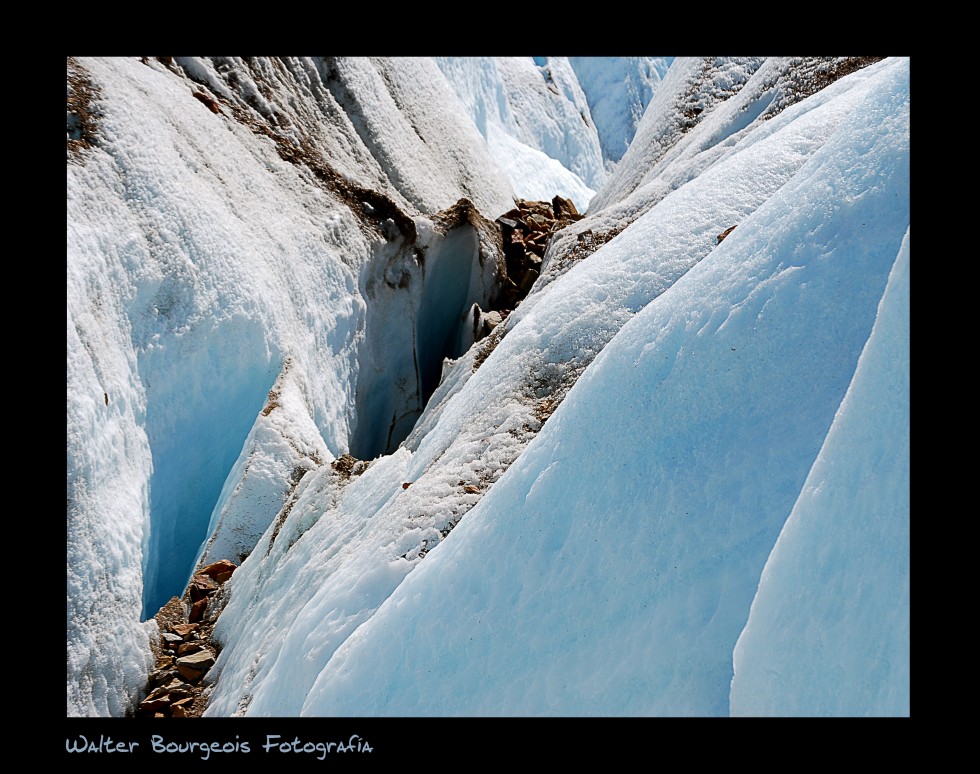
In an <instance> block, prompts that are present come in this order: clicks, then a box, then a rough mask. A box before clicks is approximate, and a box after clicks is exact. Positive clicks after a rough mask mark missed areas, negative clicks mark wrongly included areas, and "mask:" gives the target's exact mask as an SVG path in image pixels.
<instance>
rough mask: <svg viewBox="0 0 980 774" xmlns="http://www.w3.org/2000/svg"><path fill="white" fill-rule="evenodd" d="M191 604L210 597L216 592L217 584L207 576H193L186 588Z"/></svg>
mask: <svg viewBox="0 0 980 774" xmlns="http://www.w3.org/2000/svg"><path fill="white" fill-rule="evenodd" d="M188 590H189V591H190V593H191V602H197V600H199V599H203V598H204V597H207V596H210V595H211V594H214V592H216V591H217V590H218V582H217V580H215V579H214V578H212V577H211V576H209V575H195V576H194V577H193V578H191V582H190V584H189V586H188Z"/></svg>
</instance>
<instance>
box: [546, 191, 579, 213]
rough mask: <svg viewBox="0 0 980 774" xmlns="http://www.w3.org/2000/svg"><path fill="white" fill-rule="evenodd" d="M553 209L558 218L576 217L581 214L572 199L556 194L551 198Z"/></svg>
mask: <svg viewBox="0 0 980 774" xmlns="http://www.w3.org/2000/svg"><path fill="white" fill-rule="evenodd" d="M551 209H552V210H554V212H555V217H556V218H567V217H575V216H577V215H578V214H579V213H578V210H577V209H575V204H574V203H573V202H572V200H571V199H565V198H563V197H561V196H555V198H554V199H552V200H551Z"/></svg>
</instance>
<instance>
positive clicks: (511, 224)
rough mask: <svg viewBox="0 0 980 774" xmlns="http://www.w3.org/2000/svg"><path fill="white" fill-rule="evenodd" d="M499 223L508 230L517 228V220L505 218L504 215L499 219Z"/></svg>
mask: <svg viewBox="0 0 980 774" xmlns="http://www.w3.org/2000/svg"><path fill="white" fill-rule="evenodd" d="M497 222H498V223H499V224H500V225H501V226H506V227H507V228H517V221H516V220H511V219H510V218H505V217H504V216H503V215H501V216H500V217H499V218H497Z"/></svg>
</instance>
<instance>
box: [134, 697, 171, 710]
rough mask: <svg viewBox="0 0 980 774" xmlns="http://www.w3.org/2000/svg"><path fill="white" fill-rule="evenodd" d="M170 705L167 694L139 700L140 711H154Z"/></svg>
mask: <svg viewBox="0 0 980 774" xmlns="http://www.w3.org/2000/svg"><path fill="white" fill-rule="evenodd" d="M169 706H170V697H169V696H167V695H164V696H160V697H157V698H154V699H144V700H143V701H141V702H140V712H156V711H157V710H162V709H165V708H167V707H169Z"/></svg>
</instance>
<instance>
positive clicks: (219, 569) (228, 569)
mask: <svg viewBox="0 0 980 774" xmlns="http://www.w3.org/2000/svg"><path fill="white" fill-rule="evenodd" d="M237 569H238V565H237V564H235V563H234V562H232V561H229V560H228V559H220V560H219V561H217V562H214V563H213V564H209V565H208V566H207V567H205V568H204V569H202V570H201V573H200V574H201V575H210V576H211V577H212V578H215V579H217V576H218V575H223V574H224V573H232V572H234V571H235V570H237Z"/></svg>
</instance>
